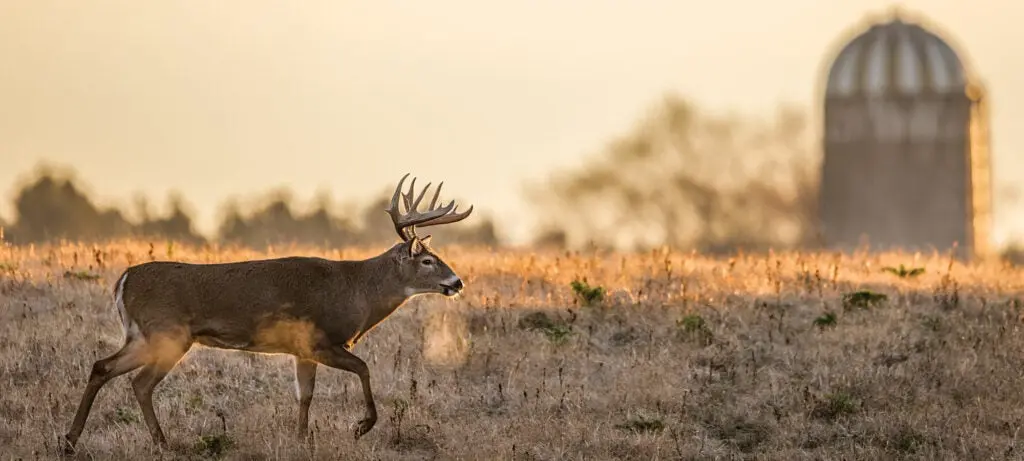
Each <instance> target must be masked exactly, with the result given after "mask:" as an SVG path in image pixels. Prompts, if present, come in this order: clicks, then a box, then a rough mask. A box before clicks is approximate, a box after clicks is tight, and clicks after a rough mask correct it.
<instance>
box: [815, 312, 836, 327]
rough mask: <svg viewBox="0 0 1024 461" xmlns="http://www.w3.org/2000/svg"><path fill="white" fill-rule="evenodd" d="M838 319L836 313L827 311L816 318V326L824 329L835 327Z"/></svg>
mask: <svg viewBox="0 0 1024 461" xmlns="http://www.w3.org/2000/svg"><path fill="white" fill-rule="evenodd" d="M836 320H837V319H836V314H834V313H832V312H826V313H824V314H822V315H820V316H818V318H816V319H814V326H816V327H818V328H820V329H822V330H824V329H826V328H835V327H836Z"/></svg>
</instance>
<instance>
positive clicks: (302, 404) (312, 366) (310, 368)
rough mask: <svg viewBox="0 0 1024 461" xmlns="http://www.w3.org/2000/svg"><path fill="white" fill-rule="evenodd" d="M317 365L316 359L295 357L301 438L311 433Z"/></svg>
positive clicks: (298, 433)
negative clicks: (310, 421) (311, 409)
mask: <svg viewBox="0 0 1024 461" xmlns="http://www.w3.org/2000/svg"><path fill="white" fill-rule="evenodd" d="M316 365H317V363H316V362H314V361H311V360H306V359H300V358H298V357H295V397H296V398H298V399H299V424H298V426H297V427H296V429H297V434H296V435H297V436H299V437H300V438H301V437H305V436H306V434H308V433H309V405H310V404H311V403H312V402H313V389H314V388H315V387H316Z"/></svg>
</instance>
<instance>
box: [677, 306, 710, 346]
mask: <svg viewBox="0 0 1024 461" xmlns="http://www.w3.org/2000/svg"><path fill="white" fill-rule="evenodd" d="M676 328H678V334H677V336H678V337H679V338H681V339H684V340H686V339H689V340H694V341H696V342H697V343H698V344H700V345H703V346H707V345H709V344H711V341H712V339H713V338H714V334H713V333H712V332H711V329H710V328H708V325H707V322H705V321H704V317H701V316H700V314H689V315H686V316H684V317H683V318H681V319H678V320H676Z"/></svg>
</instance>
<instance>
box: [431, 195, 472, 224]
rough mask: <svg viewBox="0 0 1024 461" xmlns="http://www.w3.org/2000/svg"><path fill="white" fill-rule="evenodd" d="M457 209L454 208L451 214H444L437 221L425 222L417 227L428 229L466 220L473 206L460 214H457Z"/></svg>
mask: <svg viewBox="0 0 1024 461" xmlns="http://www.w3.org/2000/svg"><path fill="white" fill-rule="evenodd" d="M453 203H454V201H453ZM458 208H459V207H455V209H453V210H452V213H451V214H448V213H445V214H444V216H441V217H439V218H437V219H432V220H430V221H427V222H425V223H423V224H420V225H419V226H420V227H428V226H436V225H438V224H451V223H453V222H458V221H462V220H463V219H466V218H468V217H469V214H470V213H472V212H473V205H470V206H469V209H467V210H466V211H463V212H462V213H459V212H457V210H458Z"/></svg>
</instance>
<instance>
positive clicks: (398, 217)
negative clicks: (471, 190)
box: [384, 173, 473, 241]
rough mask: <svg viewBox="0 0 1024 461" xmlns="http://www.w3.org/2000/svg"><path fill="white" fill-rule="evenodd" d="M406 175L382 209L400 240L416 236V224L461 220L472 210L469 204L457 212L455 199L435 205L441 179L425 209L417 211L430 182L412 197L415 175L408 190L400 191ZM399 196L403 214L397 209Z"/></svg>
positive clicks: (414, 187)
mask: <svg viewBox="0 0 1024 461" xmlns="http://www.w3.org/2000/svg"><path fill="white" fill-rule="evenodd" d="M407 177H409V173H406V174H405V176H402V179H401V180H399V181H398V187H396V188H395V193H394V195H392V196H391V206H389V207H388V208H387V209H386V210H384V211H387V213H388V215H390V216H391V222H392V223H393V224H394V225H395V232H397V233H398V236H399V237H401V238H402V240H404V241H409V240H411V239H412V238H414V237H416V226H420V227H427V226H437V225H440V224H449V223H453V222H457V221H462V220H463V219H466V218H467V217H469V214H470V213H472V212H473V206H472V205H470V206H469V209H468V210H466V211H463V212H462V213H459V212H458V207H457V206H456V205H455V200H452V201H450V202H448V204H447V205H444V206H442V207H440V208H436V207H435V205H436V204H437V198H438V196H440V195H441V186H443V185H444V182H443V181H442V182H441V183H440V184H438V185H437V190H435V191H434V197H433V198H432V199H430V205H429V206H428V208H427V210H426V211H423V212H420V211H418V210H417V207H419V205H420V202H422V201H423V197H424V196H426V194H427V189H429V188H430V183H427V185H426V186H424V187H423V190H422V191H421V192H420V193H419V195H417V196H415V197H414V196H413V193H414V191H415V189H416V178H415V177H414V178H412V182H411V183H410V184H409V192H402V184H404V183H405V178H407ZM399 197H401V198H402V202H403V203H404V204H405V214H402V213H401V211H400V210H399V205H398V198H399Z"/></svg>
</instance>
